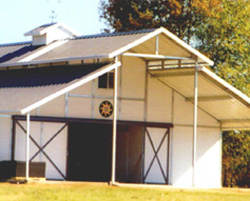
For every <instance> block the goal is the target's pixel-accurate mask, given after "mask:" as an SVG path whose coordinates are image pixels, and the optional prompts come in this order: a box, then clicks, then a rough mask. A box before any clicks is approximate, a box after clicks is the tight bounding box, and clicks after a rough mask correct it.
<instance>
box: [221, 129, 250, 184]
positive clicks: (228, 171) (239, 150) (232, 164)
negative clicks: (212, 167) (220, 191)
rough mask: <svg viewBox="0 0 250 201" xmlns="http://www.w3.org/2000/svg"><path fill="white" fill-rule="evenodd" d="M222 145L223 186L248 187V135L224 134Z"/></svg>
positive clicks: (249, 161) (249, 137)
mask: <svg viewBox="0 0 250 201" xmlns="http://www.w3.org/2000/svg"><path fill="white" fill-rule="evenodd" d="M223 145H224V146H223V159H222V160H223V163H222V164H223V186H227V187H234V186H240V187H250V135H249V133H246V132H232V131H231V132H225V133H224V134H223Z"/></svg>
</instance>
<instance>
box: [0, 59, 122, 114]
mask: <svg viewBox="0 0 250 201" xmlns="http://www.w3.org/2000/svg"><path fill="white" fill-rule="evenodd" d="M119 66H121V63H120V62H115V63H111V64H106V65H103V66H102V67H100V68H98V69H97V70H94V71H92V72H90V73H88V74H87V75H84V76H83V77H81V78H80V79H79V78H77V79H74V80H72V81H70V82H68V83H64V84H61V85H60V84H59V85H57V84H54V85H49V86H39V87H14V88H0V95H1V97H4V95H5V96H7V97H6V98H1V100H0V103H1V105H2V107H0V114H26V113H29V112H31V111H32V110H34V109H36V108H38V107H41V106H42V105H44V104H46V103H48V102H50V101H52V100H54V99H56V98H57V97H59V96H61V95H63V94H65V93H67V92H69V91H71V90H73V89H75V88H77V87H80V86H82V85H84V84H86V83H88V82H90V81H91V80H94V79H96V78H98V77H99V76H101V75H103V74H105V73H107V72H109V71H112V70H114V69H116V68H118V67H119ZM24 94H25V95H24ZM29 95H31V96H29Z"/></svg>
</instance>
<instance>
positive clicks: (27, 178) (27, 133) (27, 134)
mask: <svg viewBox="0 0 250 201" xmlns="http://www.w3.org/2000/svg"><path fill="white" fill-rule="evenodd" d="M26 123H27V130H26V180H27V182H28V181H29V158H30V113H27V115H26Z"/></svg>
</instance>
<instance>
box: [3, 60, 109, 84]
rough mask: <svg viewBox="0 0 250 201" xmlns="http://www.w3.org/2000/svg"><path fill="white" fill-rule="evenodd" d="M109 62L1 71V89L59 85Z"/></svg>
mask: <svg viewBox="0 0 250 201" xmlns="http://www.w3.org/2000/svg"><path fill="white" fill-rule="evenodd" d="M107 64H108V63H93V64H82V65H71V66H68V65H64V66H52V67H43V68H27V69H14V70H4V71H0V89H1V88H13V87H19V88H21V87H41V86H50V85H59V84H65V83H68V82H71V81H72V80H75V79H79V78H81V77H82V76H84V75H87V74H89V73H91V72H93V71H95V70H97V69H99V68H100V67H102V66H104V65H107Z"/></svg>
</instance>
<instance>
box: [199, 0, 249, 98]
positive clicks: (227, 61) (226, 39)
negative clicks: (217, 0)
mask: <svg viewBox="0 0 250 201" xmlns="http://www.w3.org/2000/svg"><path fill="white" fill-rule="evenodd" d="M221 6H222V9H221V12H219V13H218V14H217V15H216V16H213V17H209V18H206V20H205V21H204V23H203V24H200V25H199V26H198V27H196V33H195V41H196V48H198V49H199V50H200V51H202V52H204V53H205V54H207V56H209V57H210V58H211V59H212V60H213V61H214V62H215V65H214V67H213V69H214V71H215V72H216V73H217V74H218V75H219V76H220V77H222V78H223V79H225V80H227V81H228V82H229V83H230V84H232V85H234V86H235V87H236V88H238V89H240V90H241V91H243V92H244V93H246V94H247V95H250V71H249V70H250V56H249V55H250V40H249V39H250V23H249V22H250V3H249V1H248V0H234V1H231V0H223V1H222V4H221Z"/></svg>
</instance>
